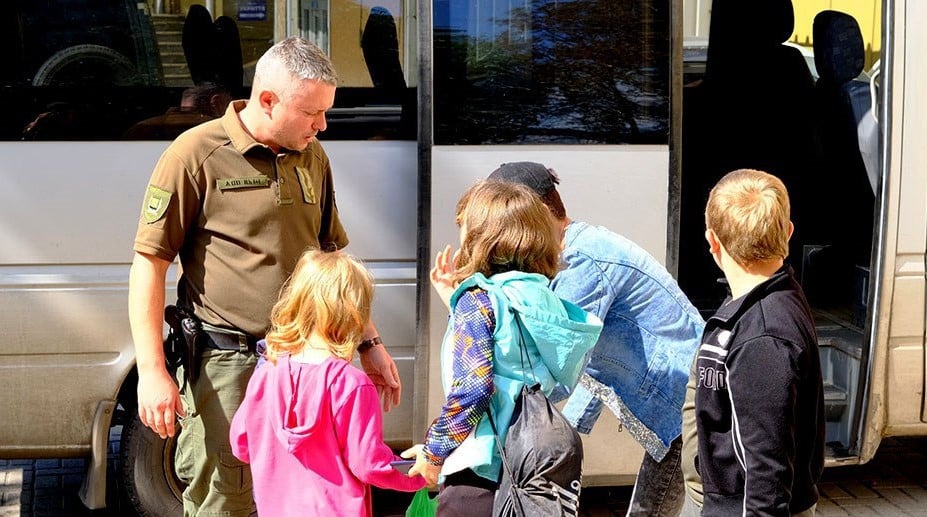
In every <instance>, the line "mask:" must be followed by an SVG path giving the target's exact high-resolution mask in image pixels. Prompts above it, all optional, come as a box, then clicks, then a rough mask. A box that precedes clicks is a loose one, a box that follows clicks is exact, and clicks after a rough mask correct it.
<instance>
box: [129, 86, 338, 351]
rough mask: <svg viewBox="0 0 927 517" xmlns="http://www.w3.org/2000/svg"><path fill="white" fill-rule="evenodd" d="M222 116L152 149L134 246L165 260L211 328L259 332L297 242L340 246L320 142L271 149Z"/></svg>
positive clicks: (231, 116) (236, 107)
mask: <svg viewBox="0 0 927 517" xmlns="http://www.w3.org/2000/svg"><path fill="white" fill-rule="evenodd" d="M245 104H246V102H245V101H236V102H233V103H231V104H230V105H229V107H228V109H227V110H226V112H225V115H223V116H222V118H219V119H216V120H212V121H210V122H206V123H204V124H201V125H199V126H196V127H194V128H192V129H190V130H189V131H187V132H185V133H183V134H181V135H180V136H179V137H178V138H177V139H176V140H175V141H174V142H173V143H172V144H171V145H170V146H169V147H168V148H167V150H165V151H164V154H163V155H161V158H160V160H159V161H158V164H157V165H156V166H155V169H154V172H153V173H152V175H151V181H150V183H149V186H148V190H147V192H146V194H145V201H144V203H143V205H142V213H141V216H140V219H139V224H138V232H137V233H136V237H135V246H134V249H135V251H137V252H140V253H146V254H149V255H154V256H156V257H159V258H161V259H164V260H168V261H173V260H174V258H175V257H176V256H178V255H179V256H180V264H181V270H182V275H181V280H180V283H179V286H178V295H179V296H181V297H182V298H183V299H185V300H186V301H187V302H188V303H190V304H192V305H193V307H194V309H195V312H196V314H197V316H199V317H200V318H201V319H202V320H203V321H204V322H206V323H209V324H211V325H215V326H217V327H223V328H230V329H239V330H241V331H244V332H246V333H248V334H251V335H253V336H258V337H263V336H264V334H265V333H266V332H267V329H268V327H269V324H270V312H271V309H272V308H273V305H274V303H275V302H276V300H277V296H278V294H279V291H280V287H281V286H282V285H283V283H284V281H285V280H286V279H287V277H288V276H289V275H290V273H291V272H292V271H293V268H294V267H295V265H296V261H297V260H298V259H299V256H300V255H301V254H302V252H303V251H304V250H305V249H306V248H310V247H311V248H321V249H325V250H331V251H334V250H337V249H341V248H343V247H345V246H347V244H348V238H347V234H346V233H345V231H344V228H343V227H342V226H341V221H340V220H339V218H338V208H337V206H336V205H335V192H334V186H333V183H332V171H331V165H330V164H329V161H328V157H327V156H326V155H325V152H324V151H323V150H322V146H321V144H319V141H318V140H316V139H313V140H312V142H311V143H310V144H309V146H308V147H307V148H306V149H305V150H303V151H301V152H296V151H285V150H284V151H283V152H281V153H280V154H275V153H274V152H273V151H272V150H271V149H270V148H269V147H268V146H266V145H264V144H261V143H258V142H257V141H255V140H254V138H253V137H252V136H251V135H250V134H249V133H248V132H247V131H246V130H245V129H244V127H243V126H242V124H241V121H240V119H239V117H238V112H239V111H241V109H242V108H244V106H245Z"/></svg>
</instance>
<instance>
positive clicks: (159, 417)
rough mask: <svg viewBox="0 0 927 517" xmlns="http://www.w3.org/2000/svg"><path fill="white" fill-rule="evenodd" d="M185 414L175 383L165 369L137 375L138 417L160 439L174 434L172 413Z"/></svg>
mask: <svg viewBox="0 0 927 517" xmlns="http://www.w3.org/2000/svg"><path fill="white" fill-rule="evenodd" d="M175 414H177V415H180V416H185V413H184V410H183V404H181V402H180V393H179V392H178V390H177V385H176V384H175V383H174V379H173V378H172V377H171V375H170V374H169V373H167V370H166V369H164V368H161V369H156V370H154V371H151V372H148V373H141V372H139V376H138V417H139V420H141V421H142V423H143V424H145V425H146V426H148V427H150V428H151V430H152V431H154V432H155V433H157V434H158V436H160V437H161V438H162V439H164V438H167V437H168V436H174V435H175V434H176V427H175V425H174V422H175V419H174V415H175Z"/></svg>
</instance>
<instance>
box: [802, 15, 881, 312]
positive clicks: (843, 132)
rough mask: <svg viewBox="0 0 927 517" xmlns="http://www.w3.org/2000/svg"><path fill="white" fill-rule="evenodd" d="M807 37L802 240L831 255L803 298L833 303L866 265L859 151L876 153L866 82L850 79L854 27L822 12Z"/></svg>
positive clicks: (858, 60) (867, 190) (857, 34)
mask: <svg viewBox="0 0 927 517" xmlns="http://www.w3.org/2000/svg"><path fill="white" fill-rule="evenodd" d="M812 31H813V37H814V60H815V65H816V67H817V70H818V74H819V79H818V81H817V84H815V87H814V110H813V114H814V130H815V139H816V142H817V151H816V152H817V156H816V158H815V172H814V174H813V175H812V176H810V177H809V180H810V181H809V185H808V187H809V189H808V192H809V194H810V195H811V197H812V198H814V199H817V200H819V202H818V203H816V204H815V205H814V210H815V212H817V213H816V214H815V215H816V216H815V217H813V218H812V219H811V221H810V223H809V226H808V229H807V232H806V234H805V235H806V237H807V239H808V241H809V243H811V244H817V245H824V246H828V247H830V249H829V250H828V251H827V252H826V253H823V254H822V255H821V257H819V258H818V259H817V262H818V264H814V265H812V268H813V270H814V275H816V276H817V277H818V278H817V279H814V280H813V283H812V284H811V285H806V287H808V289H806V290H809V291H811V292H810V293H808V294H809V298H812V299H813V298H816V297H817V298H819V300H818V301H821V302H823V303H830V304H840V303H841V302H843V303H846V301H847V300H849V299H850V298H851V296H853V293H852V292H850V289H849V288H848V287H846V286H852V285H853V282H852V279H853V275H854V274H856V272H855V269H856V268H857V266H858V267H862V268H865V267H868V266H869V259H870V256H871V250H872V228H873V207H874V202H875V195H874V190H873V186H872V184H871V182H870V176H869V173H868V172H867V169H866V164H865V162H864V160H863V152H864V151H863V149H868V150H870V151H868V152H872V151H871V150H872V149H874V150H875V152H876V153H877V152H878V151H877V150H878V127H877V125H876V124H871V123H870V124H868V126H866V127H867V128H868V130H867V131H863V132H861V131H860V125H861V124H862V123H864V122H870V121H867V120H866V117H871V116H872V114H871V113H870V109H871V97H870V91H869V84H868V83H867V82H865V81H860V80H857V77H859V75H860V74H861V72H862V71H863V66H864V62H865V50H864V47H863V36H862V33H861V31H860V28H859V24H858V23H857V21H856V20H855V19H854V18H853V17H852V16H850V15H848V14H845V13H842V12H839V11H822V12H820V13H818V15H817V16H815V18H814V25H813V28H812ZM861 133H863V135H862V136H863V139H862V141H861V139H860V136H861V135H860V134H861ZM825 200H830V201H825ZM841 286H843V287H841Z"/></svg>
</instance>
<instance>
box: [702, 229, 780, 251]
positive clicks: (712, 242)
mask: <svg viewBox="0 0 927 517" xmlns="http://www.w3.org/2000/svg"><path fill="white" fill-rule="evenodd" d="M789 235H791V232H789ZM705 240H706V241H708V252H709V253H711V254H712V255H714V254H716V253H718V252H720V251H721V241H719V240H718V234H716V233H715V231H714V230H712V229H711V228H708V229H707V230H705Z"/></svg>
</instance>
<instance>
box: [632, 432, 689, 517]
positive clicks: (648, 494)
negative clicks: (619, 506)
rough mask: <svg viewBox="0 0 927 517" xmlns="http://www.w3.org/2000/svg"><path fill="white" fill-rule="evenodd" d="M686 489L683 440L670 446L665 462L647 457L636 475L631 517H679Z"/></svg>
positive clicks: (645, 456) (678, 440) (676, 441)
mask: <svg viewBox="0 0 927 517" xmlns="http://www.w3.org/2000/svg"><path fill="white" fill-rule="evenodd" d="M685 498H686V490H685V486H684V484H683V478H682V438H681V437H680V438H676V439H675V440H673V443H671V444H670V449H669V452H667V453H666V456H664V457H663V461H661V462H656V461H654V460H653V458H651V457H650V455H649V454H644V460H643V461H642V462H641V468H640V470H638V472H637V482H635V483H634V493H633V494H632V495H631V505H630V506H629V507H628V517H632V516H633V517H643V516H648V517H676V516H677V515H679V512H680V511H681V510H682V504H683V502H684V501H685Z"/></svg>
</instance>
